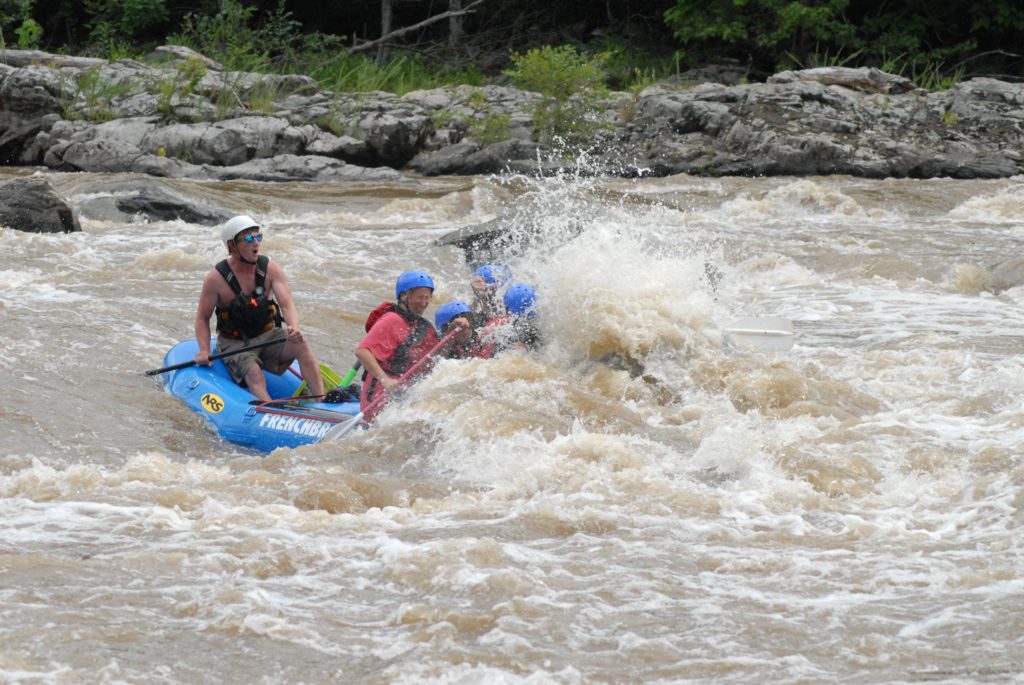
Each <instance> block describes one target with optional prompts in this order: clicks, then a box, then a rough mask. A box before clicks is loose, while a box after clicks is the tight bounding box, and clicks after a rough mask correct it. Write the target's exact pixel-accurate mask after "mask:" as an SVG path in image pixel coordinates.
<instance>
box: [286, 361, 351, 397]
mask: <svg viewBox="0 0 1024 685" xmlns="http://www.w3.org/2000/svg"><path fill="white" fill-rule="evenodd" d="M320 378H322V379H323V381H324V390H330V389H331V388H336V387H338V386H339V385H341V376H339V375H338V374H337V373H336V372H335V371H334V369H332V368H331V367H329V366H327V364H321V365H320ZM308 392H309V384H308V383H307V382H306V381H302V385H300V386H299V387H298V388H297V389H296V390H295V394H294V395H292V397H298V396H299V395H305V394H307V393H308Z"/></svg>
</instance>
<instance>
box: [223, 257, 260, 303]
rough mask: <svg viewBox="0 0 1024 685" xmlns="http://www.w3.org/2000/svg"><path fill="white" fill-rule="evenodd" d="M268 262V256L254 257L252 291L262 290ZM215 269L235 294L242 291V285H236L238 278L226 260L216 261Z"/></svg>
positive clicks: (258, 291)
mask: <svg viewBox="0 0 1024 685" xmlns="http://www.w3.org/2000/svg"><path fill="white" fill-rule="evenodd" d="M268 264H270V257H267V256H266V255H260V256H259V257H257V258H256V287H255V290H253V292H254V293H262V292H263V290H262V289H263V284H264V283H265V282H266V280H267V265H268ZM217 271H218V272H220V275H221V276H223V277H224V280H225V281H227V282H228V285H230V286H231V289H232V290H233V291H234V292H235V295H240V294H241V293H242V286H240V285H238V279H237V278H235V272H234V271H232V270H231V267H230V266H228V260H226V259H222V260H220V261H219V262H217Z"/></svg>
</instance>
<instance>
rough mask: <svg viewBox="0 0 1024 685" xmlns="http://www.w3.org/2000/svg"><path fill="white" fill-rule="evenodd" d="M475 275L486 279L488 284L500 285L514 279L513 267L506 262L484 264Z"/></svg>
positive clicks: (485, 281)
mask: <svg viewBox="0 0 1024 685" xmlns="http://www.w3.org/2000/svg"><path fill="white" fill-rule="evenodd" d="M473 275H474V276H479V277H480V278H482V279H484V283H486V284H487V285H493V286H495V287H499V286H502V285H505V284H506V283H508V282H509V281H511V280H512V269H510V268H508V267H507V266H505V265H504V264H484V265H483V266H481V267H480V268H478V269H477V270H476V271H475V272H474V273H473Z"/></svg>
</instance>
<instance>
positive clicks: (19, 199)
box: [0, 177, 82, 233]
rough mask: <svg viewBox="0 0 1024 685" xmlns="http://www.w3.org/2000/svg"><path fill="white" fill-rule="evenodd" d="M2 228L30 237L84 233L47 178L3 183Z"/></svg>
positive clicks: (0, 199)
mask: <svg viewBox="0 0 1024 685" xmlns="http://www.w3.org/2000/svg"><path fill="white" fill-rule="evenodd" d="M0 225H3V226H7V227H8V228H13V229H16V230H19V231H28V232H30V233H72V232H75V231H81V230H82V227H81V226H80V225H79V223H78V218H77V217H76V216H75V214H74V212H72V211H71V207H69V206H68V205H67V203H66V202H64V200H62V199H61V198H60V197H58V196H57V193H56V192H55V191H54V189H53V186H52V185H50V182H49V181H47V180H46V179H44V178H34V177H29V178H16V179H14V180H11V181H7V182H5V183H0Z"/></svg>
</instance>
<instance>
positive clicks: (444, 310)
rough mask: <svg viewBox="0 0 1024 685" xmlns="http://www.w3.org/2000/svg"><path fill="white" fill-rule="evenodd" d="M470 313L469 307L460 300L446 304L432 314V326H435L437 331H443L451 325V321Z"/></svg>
mask: <svg viewBox="0 0 1024 685" xmlns="http://www.w3.org/2000/svg"><path fill="white" fill-rule="evenodd" d="M472 311H473V310H472V309H470V308H469V305H468V304H466V303H465V302H463V301H462V300H455V301H454V302H446V303H445V304H443V305H441V306H440V307H438V308H437V312H435V313H434V325H435V326H437V330H439V331H441V330H444V327H445V326H447V325H448V324H449V323H451V320H452V319H454V318H455V317H457V316H459V315H460V314H469V313H470V312H472Z"/></svg>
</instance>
